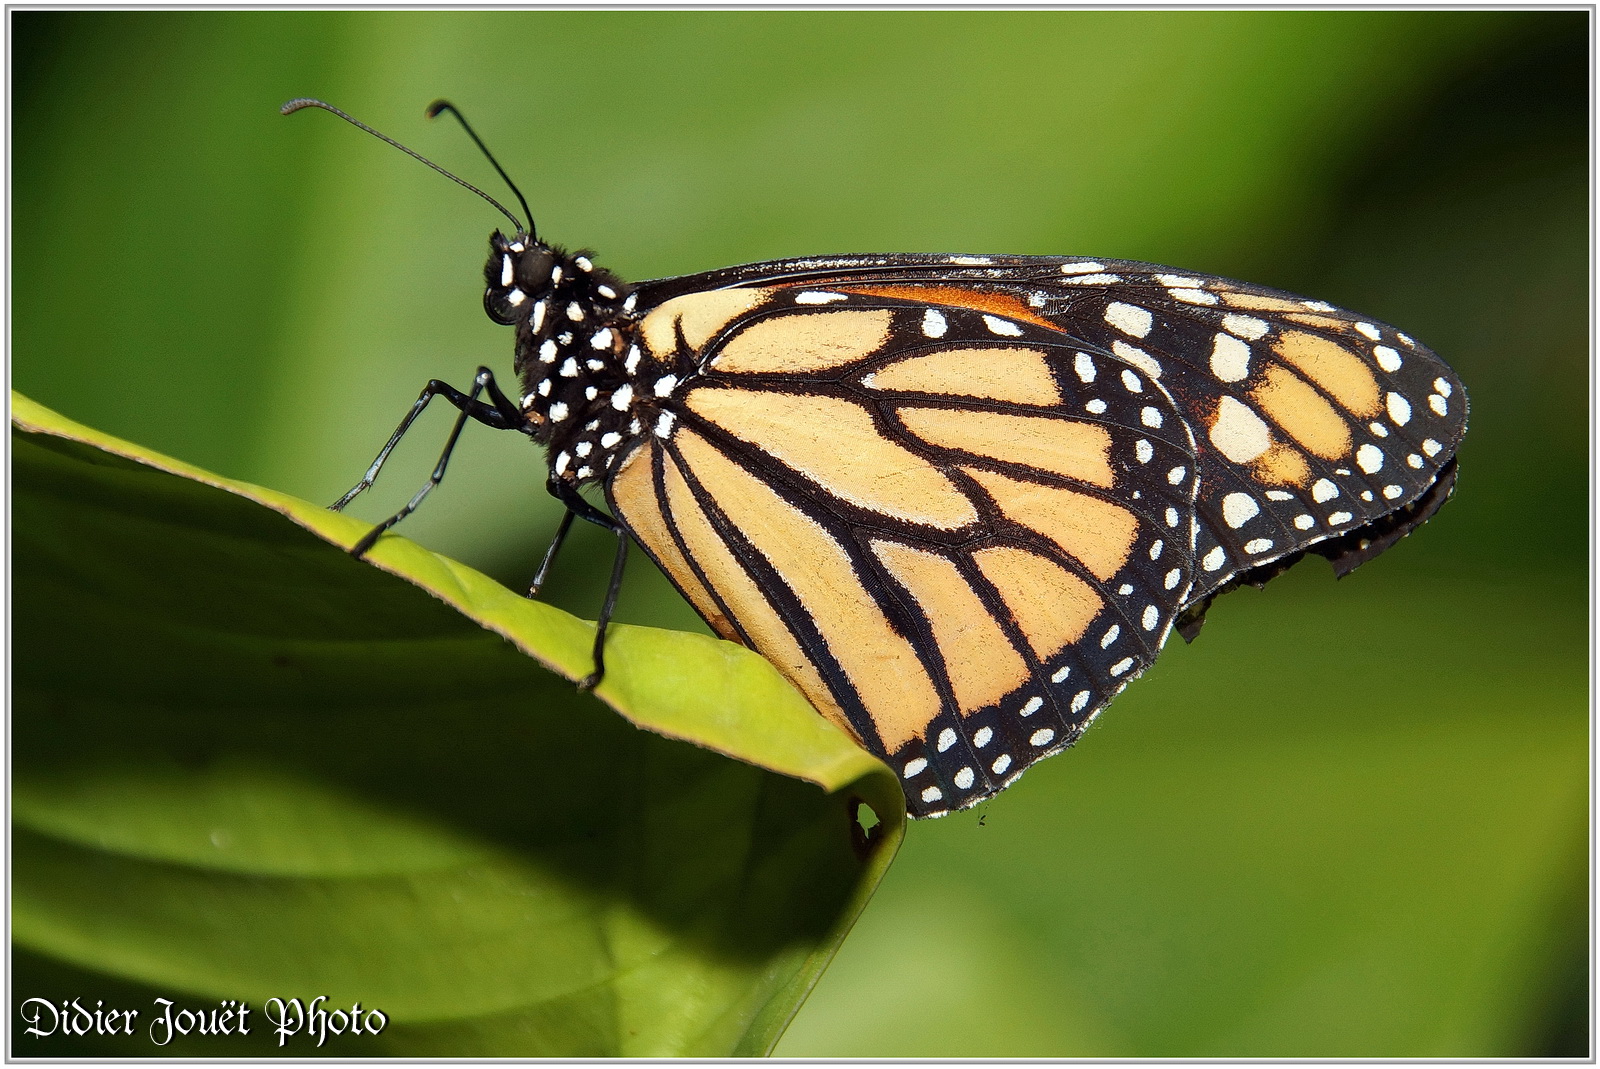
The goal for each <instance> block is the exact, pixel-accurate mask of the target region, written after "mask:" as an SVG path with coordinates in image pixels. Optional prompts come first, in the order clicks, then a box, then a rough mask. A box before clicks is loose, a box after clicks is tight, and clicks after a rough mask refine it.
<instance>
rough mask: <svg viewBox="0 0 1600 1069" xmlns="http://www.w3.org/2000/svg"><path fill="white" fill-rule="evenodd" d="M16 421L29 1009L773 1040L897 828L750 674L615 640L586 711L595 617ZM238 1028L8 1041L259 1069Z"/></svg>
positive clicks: (544, 1041)
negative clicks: (170, 1038)
mask: <svg viewBox="0 0 1600 1069" xmlns="http://www.w3.org/2000/svg"><path fill="white" fill-rule="evenodd" d="M12 407H13V414H14V417H13V418H14V419H16V420H17V422H18V425H19V427H20V428H23V429H22V430H19V431H17V432H16V433H14V435H13V442H12V450H13V452H12V455H13V486H14V498H13V503H14V507H15V527H14V529H13V548H14V554H15V555H14V558H13V565H14V568H15V573H14V574H15V575H16V586H15V600H14V603H13V606H12V612H13V620H14V623H15V627H16V636H17V637H16V646H15V651H14V653H15V662H14V663H15V665H16V671H15V675H14V686H15V690H14V698H15V706H14V710H15V712H14V720H13V744H14V749H13V755H12V783H13V793H12V814H13V820H14V835H13V839H12V862H13V872H14V874H15V882H14V884H13V888H12V925H13V929H12V930H13V936H14V938H15V939H16V941H17V945H18V946H19V947H21V948H23V949H24V950H25V953H24V954H23V955H21V956H19V959H18V968H17V972H16V973H15V975H14V980H15V982H16V984H17V988H18V990H19V1001H20V997H41V996H43V997H50V996H52V995H53V996H55V997H57V998H70V997H82V996H84V995H86V994H87V995H89V1001H90V1003H91V1005H92V1003H93V1000H94V999H95V998H102V999H106V997H107V996H106V992H107V990H108V984H109V985H110V986H111V988H112V989H115V990H116V991H118V992H119V993H121V994H122V996H123V997H124V998H126V999H129V1000H130V1001H125V1002H122V1003H121V1006H122V1007H124V1008H127V1007H129V1006H130V1004H131V1006H132V1008H137V1009H140V1010H141V1011H142V1013H143V1014H144V1015H145V1018H146V1020H148V1018H149V1016H150V1014H151V1013H152V1011H153V1001H152V1000H153V999H154V998H156V997H166V998H169V999H173V1000H174V1001H176V1002H178V1004H179V1005H180V1006H191V1007H194V1006H205V1005H207V1004H210V1005H213V1006H214V1005H216V1004H217V1003H218V1002H220V1000H223V999H237V1000H245V1001H247V1002H248V1003H250V1005H251V1006H252V1007H253V1008H254V1009H255V1011H256V1012H257V1013H258V1014H260V1013H261V1012H262V1010H263V1006H264V1004H265V1002H266V1001H267V1000H268V999H270V998H273V997H278V998H283V999H288V998H291V997H299V998H301V999H302V1000H303V1001H307V1002H309V1001H310V1000H311V999H312V998H314V997H315V996H317V995H325V996H328V998H329V1000H330V1006H333V1007H348V1006H349V1005H350V1004H351V1003H353V1002H360V1003H361V1004H363V1006H365V1007H366V1008H368V1009H371V1008H377V1009H381V1010H382V1011H383V1012H384V1013H385V1014H386V1015H387V1016H388V1019H389V1021H390V1022H392V1023H391V1025H390V1027H389V1028H387V1029H385V1030H384V1031H383V1032H382V1034H381V1035H380V1036H378V1037H377V1038H375V1039H373V1038H364V1039H363V1040H360V1041H352V1040H349V1039H345V1040H339V1039H335V1040H333V1041H332V1042H333V1045H332V1046H330V1047H326V1048H323V1049H321V1050H320V1051H319V1050H318V1047H317V1046H316V1045H315V1044H313V1043H312V1041H310V1040H308V1039H306V1038H305V1037H304V1036H299V1037H296V1038H294V1039H292V1040H290V1041H289V1043H288V1045H287V1046H286V1047H285V1052H286V1053H295V1054H316V1053H322V1054H333V1055H340V1054H353V1053H382V1054H390V1055H398V1054H405V1055H411V1056H415V1055H422V1054H435V1055H447V1054H448V1055H456V1056H461V1055H466V1054H476V1055H501V1056H504V1055H519V1056H533V1055H545V1056H549V1055H565V1056H577V1055H588V1056H599V1055H634V1056H646V1055H654V1056H661V1055H699V1056H718V1055H723V1056H725V1055H729V1054H761V1053H764V1052H765V1051H766V1050H768V1049H769V1048H770V1047H771V1045H772V1044H773V1042H774V1041H775V1040H776V1039H777V1036H778V1034H779V1033H780V1032H781V1030H782V1028H783V1027H784V1025H786V1024H787V1022H788V1019H789V1018H790V1017H791V1016H792V1015H793V1013H794V1011H795V1009H796V1007H797V1006H798V1005H799V1002H800V1000H801V999H802V998H803V997H804V995H805V993H806V992H807V991H808V990H809V988H810V987H811V985H812V984H813V983H814V982H815V980H816V978H817V976H818V974H819V973H820V972H821V970H822V968H823V966H824V965H825V964H826V962H827V960H828V959H829V958H830V957H831V956H832V954H833V952H834V950H835V949H836V948H837V946H838V944H839V940H840V939H842V938H843V936H844V933H845V932H846V931H847V930H848V929H849V927H850V924H851V923H852V922H853V921H854V919H855V916H856V914H857V913H858V912H859V910H860V909H861V907H862V905H863V904H864V903H865V901H866V899H867V897H868V896H869V895H870V894H871V891H872V888H873V886H874V885H875V884H876V882H877V880H878V878H879V877H880V876H881V875H882V873H883V871H884V869H885V868H886V866H887V864H888V862H889V859H890V858H891V857H892V856H893V854H894V850H895V848H896V846H897V845H898V841H899V837H900V831H901V827H902V821H903V819H904V809H903V801H902V798H901V795H900V792H899V787H898V784H897V783H896V781H895V779H894V776H893V774H892V773H890V772H889V771H888V770H887V769H885V768H884V767H883V766H882V765H880V764H878V763H877V762H876V761H874V760H873V759H872V758H871V757H869V756H868V755H867V754H865V753H864V752H862V751H861V750H860V749H859V748H857V747H856V746H855V745H854V744H853V743H852V742H851V741H850V740H848V739H847V738H845V737H844V736H843V734H842V733H841V732H839V731H837V730H836V729H834V728H833V727H832V726H831V725H829V724H828V723H827V722H826V721H824V720H822V719H821V718H820V717H818V716H817V715H816V714H815V713H814V712H813V711H812V710H811V708H810V707H809V706H808V705H806V703H805V702H804V700H803V699H801V698H800V697H799V696H798V695H797V694H796V693H795V692H794V691H793V689H792V688H790V687H789V685H788V684H787V683H786V682H785V681H784V680H783V679H782V678H781V677H780V676H778V674H777V672H776V671H774V670H773V669H772V667H771V666H770V665H768V664H767V663H766V662H765V661H763V660H761V659H760V658H759V657H756V656H754V655H753V654H750V653H748V652H746V651H743V650H741V649H739V648H737V647H733V646H731V645H729V644H727V643H723V642H719V641H716V640H713V639H708V638H703V637H701V636H698V635H682V634H675V633H670V632H660V631H656V630H654V629H648V628H635V627H627V626H620V627H619V628H618V629H617V633H616V634H615V635H614V636H613V637H614V641H613V642H611V643H610V645H609V650H610V654H611V658H612V662H611V668H610V671H609V673H608V675H607V677H606V680H605V681H604V683H602V685H601V686H600V687H599V688H598V691H597V697H598V698H599V699H600V700H596V698H594V697H589V696H585V695H580V694H578V693H577V692H576V690H575V689H574V687H573V686H572V684H571V683H570V682H569V680H571V679H572V678H574V677H576V676H581V675H583V674H585V673H586V672H587V670H588V656H589V655H588V652H587V651H588V645H589V643H590V642H591V641H592V635H593V625H591V624H586V623H584V622H582V621H578V620H574V619H572V618H571V617H568V616H567V615H566V614H564V613H562V612H560V611H558V610H555V609H551V608H549V607H548V606H543V605H539V604H538V603H534V602H528V601H526V600H525V599H522V598H519V597H517V596H516V595H514V594H511V593H510V592H509V591H507V590H505V589H504V588H502V587H499V586H498V585H497V584H495V583H493V582H491V581H490V580H487V579H485V578H484V577H483V576H481V575H479V574H478V573H476V572H474V571H472V570H471V569H468V568H465V567H463V566H461V565H459V564H456V563H454V562H452V561H448V560H445V559H444V558H441V557H437V556H435V555H433V554H431V553H428V552H427V551H426V550H423V549H421V548H420V547H417V546H415V545H413V544H411V543H408V542H406V541H405V540H403V539H400V538H395V537H387V538H385V539H383V540H382V541H381V542H380V543H379V545H378V546H377V547H376V548H375V550H374V553H373V556H374V558H375V561H376V562H377V563H379V564H380V566H381V567H382V568H383V569H384V571H380V570H378V569H377V568H373V567H370V566H368V565H366V564H363V563H361V562H358V561H355V560H353V559H351V558H350V557H349V556H348V554H345V553H343V552H341V551H340V550H339V549H338V548H336V546H335V545H330V544H329V542H330V541H331V542H333V543H335V544H336V545H338V546H348V545H350V544H353V543H354V541H355V539H356V538H357V537H359V535H360V534H361V533H362V532H363V531H364V529H365V526H366V525H364V524H362V523H360V522H359V521H355V520H350V519H347V518H345V517H343V516H337V515H333V514H330V513H328V512H326V511H325V510H323V509H320V508H318V507H316V506H314V505H311V504H308V503H305V502H300V501H296V500H294V499H292V498H288V497H286V496H285V495H282V494H275V493H272V492H270V491H264V490H261V489H259V488H257V487H251V486H249V485H247V484H241V483H234V482H230V481H228V480H223V479H219V478H217V477H216V476H212V475H209V474H208V473H205V472H202V471H199V470H198V469H194V468H190V467H188V466H187V465H182V464H178V463H176V462H173V461H170V460H168V459H167V458H164V457H161V456H159V455H157V454H153V453H150V452H149V451H147V450H143V449H140V448H138V447H135V446H131V445H129V444H128V443H125V442H119V441H117V440H115V439H111V438H109V437H108V436H105V435H101V434H97V433H95V432H93V431H89V430H88V429H87V428H83V427H80V426H77V425H74V424H72V423H70V422H69V421H66V420H63V419H61V418H60V417H59V416H56V415H55V414H54V413H52V412H49V411H48V410H46V409H43V408H41V407H39V406H37V405H34V404H32V403H31V402H29V401H27V400H26V399H25V398H18V397H14V398H13V402H12ZM208 483H209V484H210V485H206V484H208ZM224 491H231V492H224ZM263 505H265V506H267V507H266V508H263V507H261V506H263ZM272 510H276V511H272ZM278 513H282V514H283V515H279V514H278ZM285 517H287V519H286V518H285ZM290 520H293V521H295V522H294V523H291V522H289V521H290ZM296 523H297V524H299V526H296ZM319 535H320V536H321V537H318V536H319ZM385 571H388V572H392V573H394V574H393V575H388V574H385ZM397 577H399V578H397ZM430 595H431V596H430ZM441 602H442V603H443V604H441ZM492 632H499V635H496V634H494V633H492ZM500 635H503V636H505V637H504V638H501V637H500ZM507 640H509V641H507ZM530 656H531V658H533V659H530ZM535 659H536V660H535ZM537 662H543V663H544V664H546V665H550V666H553V667H555V668H556V672H552V671H550V670H548V669H547V668H543V667H540V665H539V663H537ZM557 672H559V673H560V675H558V674H557ZM560 676H565V677H566V679H565V680H563V679H562V678H560ZM601 701H604V702H605V703H606V704H609V705H611V706H612V707H613V708H614V709H616V710H618V711H620V712H622V713H623V714H624V715H625V716H627V717H628V718H629V719H631V720H632V721H633V722H634V724H636V725H638V726H640V727H645V728H648V729H650V730H649V731H640V730H637V729H636V728H635V727H634V726H631V725H629V724H628V723H627V721H625V720H623V719H622V718H621V717H618V716H617V715H615V713H614V712H612V711H611V710H608V709H606V708H605V707H604V706H603V705H602V704H601ZM662 734H665V735H671V736H674V737H676V738H680V739H687V740H690V741H692V742H695V743H698V744H699V745H698V746H689V745H685V744H683V743H681V742H673V741H668V740H667V739H664V738H662V737H660V736H661V735H662ZM700 747H706V748H707V749H702V748H700ZM710 750H721V751H722V752H724V753H729V754H735V755H737V756H739V757H740V758H742V759H743V761H745V762H751V763H749V764H746V763H741V762H739V761H731V760H728V759H727V758H725V757H722V756H719V755H717V754H715V753H712V752H710ZM757 766H759V767H757ZM774 769H776V770H779V771H780V772H782V773H784V774H785V775H779V774H776V773H775V772H773V771H770V770H774ZM789 776H793V777H801V778H804V779H810V780H812V781H813V782H814V783H815V784H817V785H819V786H821V787H823V788H825V789H826V790H827V791H830V792H832V793H827V794H825V793H823V791H821V790H818V789H817V787H815V786H810V785H806V784H802V783H799V782H797V781H796V780H794V779H790V778H786V777H789ZM859 801H864V802H866V803H867V804H868V805H869V806H870V807H871V809H872V810H873V811H875V814H876V816H877V817H878V818H880V819H881V821H882V823H880V824H879V825H878V826H877V828H875V829H874V830H873V832H872V833H871V836H870V838H869V837H868V836H867V835H865V834H864V833H863V832H862V831H861V829H860V828H859V826H857V824H856V823H854V820H855V812H854V807H855V806H856V804H857V803H858V802H859ZM24 990H25V991H26V992H27V994H26V995H25V996H24V995H20V992H22V991H24ZM107 1002H108V1004H109V1005H113V1006H115V1005H118V1003H117V1002H115V1001H113V1000H110V999H107ZM13 1034H17V1033H16V1032H15V1031H14V1033H13ZM252 1040H253V1042H251V1043H249V1044H248V1045H241V1044H240V1043H239V1041H238V1040H237V1039H236V1038H234V1039H229V1038H219V1039H218V1040H216V1041H215V1042H214V1043H213V1044H209V1045H208V1044H205V1043H201V1042H196V1041H195V1038H194V1037H191V1039H190V1040H189V1041H187V1042H185V1041H183V1040H181V1039H180V1041H179V1042H178V1043H176V1044H175V1045H172V1046H163V1047H160V1048H158V1047H155V1046H154V1045H152V1044H151V1043H150V1042H149V1041H148V1040H147V1039H146V1037H145V1034H140V1035H137V1036H135V1037H133V1038H131V1039H128V1040H124V1041H122V1042H121V1043H120V1044H112V1043H109V1042H106V1041H98V1042H97V1041H96V1038H95V1037H90V1038H89V1041H88V1042H86V1043H84V1042H80V1043H76V1044H74V1043H71V1042H63V1040H62V1038H61V1037H60V1036H59V1035H58V1036H56V1037H55V1038H54V1040H53V1041H48V1040H47V1041H41V1040H38V1039H29V1038H26V1037H22V1038H19V1040H18V1041H17V1046H16V1047H15V1048H14V1049H15V1051H16V1052H17V1053H24V1052H25V1053H28V1054H30V1055H37V1054H46V1053H53V1054H66V1053H80V1054H81V1053H103V1054H136V1055H145V1056H148V1055H151V1054H155V1053H163V1052H164V1053H171V1054H179V1053H183V1054H202V1053H209V1054H212V1055H232V1056H239V1055H242V1054H246V1053H273V1052H274V1050H275V1048H274V1047H273V1046H272V1042H273V1039H272V1036H271V1035H270V1033H269V1031H268V1029H267V1027H266V1026H265V1024H264V1023H260V1019H259V1017H258V1030H256V1031H255V1032H253V1034H252Z"/></svg>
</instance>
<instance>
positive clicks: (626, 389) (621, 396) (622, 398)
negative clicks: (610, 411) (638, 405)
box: [611, 382, 633, 412]
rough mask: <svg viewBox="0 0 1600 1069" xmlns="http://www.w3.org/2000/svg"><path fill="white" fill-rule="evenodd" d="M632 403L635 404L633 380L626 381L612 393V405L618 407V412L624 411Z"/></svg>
mask: <svg viewBox="0 0 1600 1069" xmlns="http://www.w3.org/2000/svg"><path fill="white" fill-rule="evenodd" d="M631 404H633V384H632V383H631V382H624V383H623V384H622V385H621V386H618V387H617V390H616V392H615V393H613V394H612V395H611V407H612V408H614V409H616V410H617V411H618V412H624V411H627V408H628V406H629V405H631Z"/></svg>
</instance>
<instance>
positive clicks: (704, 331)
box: [639, 289, 772, 361]
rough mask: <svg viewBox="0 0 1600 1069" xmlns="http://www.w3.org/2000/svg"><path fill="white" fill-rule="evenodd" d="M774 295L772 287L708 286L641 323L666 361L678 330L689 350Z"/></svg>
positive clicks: (649, 341)
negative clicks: (709, 288)
mask: <svg viewBox="0 0 1600 1069" xmlns="http://www.w3.org/2000/svg"><path fill="white" fill-rule="evenodd" d="M770 296H772V291H771V290H770V289H728V290H706V291H704V292H703V293H687V294H684V295H683V296H682V297H674V298H672V300H670V301H667V302H665V303H664V304H662V305H661V306H660V307H658V308H656V309H654V310H653V311H651V312H650V314H649V315H647V316H645V317H644V320H643V321H642V322H641V323H640V324H639V329H640V332H641V333H642V334H643V335H644V340H645V345H646V346H648V347H649V349H650V351H651V352H652V353H654V354H655V355H656V356H657V357H658V358H659V359H661V360H663V361H665V360H666V359H667V357H668V356H670V355H671V354H672V353H674V352H676V351H677V347H678V330H679V329H680V328H681V329H682V331H683V340H684V341H685V342H686V343H687V344H688V346H689V348H690V350H692V351H693V350H699V349H701V348H703V347H704V346H705V344H706V342H708V341H710V340H711V339H712V338H713V337H715V336H716V335H717V333H718V332H719V331H721V330H722V329H723V328H724V327H726V326H727V325H728V324H729V323H731V322H733V321H734V320H735V319H737V318H738V317H739V316H741V315H743V314H744V313H746V312H748V311H750V310H751V309H752V308H755V307H756V306H757V305H759V304H760V303H761V302H762V301H764V300H766V299H767V298H768V297H770Z"/></svg>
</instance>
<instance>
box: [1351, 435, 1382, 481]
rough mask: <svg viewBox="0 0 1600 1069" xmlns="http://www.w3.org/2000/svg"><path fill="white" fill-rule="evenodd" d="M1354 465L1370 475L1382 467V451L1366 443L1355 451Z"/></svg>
mask: <svg viewBox="0 0 1600 1069" xmlns="http://www.w3.org/2000/svg"><path fill="white" fill-rule="evenodd" d="M1356 464H1357V466H1359V467H1360V468H1361V470H1362V471H1364V472H1366V473H1367V474H1368V475H1371V474H1372V473H1373V472H1375V471H1378V470H1379V469H1381V468H1382V467H1383V450H1381V449H1379V448H1378V447H1377V446H1375V445H1373V444H1372V443H1371V442H1368V443H1366V444H1365V445H1363V446H1362V447H1361V448H1360V449H1357V450H1356Z"/></svg>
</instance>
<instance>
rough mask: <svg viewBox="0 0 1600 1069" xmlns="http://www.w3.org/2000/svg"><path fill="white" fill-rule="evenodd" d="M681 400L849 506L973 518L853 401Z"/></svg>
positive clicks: (943, 481) (693, 396) (928, 468)
mask: <svg viewBox="0 0 1600 1069" xmlns="http://www.w3.org/2000/svg"><path fill="white" fill-rule="evenodd" d="M685 404H686V405H687V406H688V408H689V411H691V412H693V413H695V414H696V415H698V416H701V417H703V418H705V419H708V420H710V421H711V422H712V423H715V424H716V425H717V426H719V427H721V428H722V429H723V430H725V431H727V432H728V433H729V434H732V435H734V436H735V437H737V438H739V439H741V440H742V441H746V442H749V443H750V444H751V445H753V446H755V447H756V448H758V449H760V450H761V451H762V452H764V453H767V454H769V455H770V456H773V457H776V458H777V459H779V460H781V461H783V462H784V463H785V464H787V465H788V466H789V467H791V468H793V469H794V470H796V471H798V472H799V473H800V474H802V475H804V476H805V477H806V478H808V479H810V480H811V481H812V482H814V483H816V484H817V485H818V486H820V487H822V488H823V489H825V490H827V491H828V492H829V493H831V494H834V495H836V496H838V497H841V498H843V499H844V500H846V501H848V502H850V503H851V504H853V505H858V506H860V507H861V508H865V509H871V510H872V511H874V512H878V513H881V514H883V515H885V516H893V517H895V518H896V519H902V520H907V521H909V522H911V523H921V524H927V525H928V526H931V527H937V528H939V529H940V530H945V531H953V530H956V529H957V528H960V527H965V526H966V525H967V524H969V523H974V522H976V521H977V519H978V512H977V509H975V508H973V505H972V502H971V501H969V500H967V496H966V494H964V493H962V492H961V489H960V487H958V486H957V485H956V484H955V483H954V482H952V481H951V480H950V478H949V477H948V476H947V475H945V474H944V473H943V472H941V471H940V470H939V469H938V468H937V467H935V466H934V465H933V464H932V462H930V461H928V460H927V459H926V458H924V457H921V456H918V455H917V454H916V453H913V452H911V450H909V449H906V448H905V447H904V446H901V445H898V444H896V443H894V442H891V441H890V440H889V439H887V438H885V437H884V436H883V435H882V434H880V433H879V431H878V428H877V426H876V425H875V424H874V423H873V422H872V415H871V413H869V412H868V411H867V410H866V409H865V408H863V407H862V406H861V405H858V404H856V403H855V402H854V401H846V400H844V399H843V398H840V397H828V396H825V395H822V394H795V393H779V392H777V391H767V390H741V389H733V388H728V387H721V386H701V387H699V388H697V389H694V390H691V391H690V392H689V393H688V394H687V396H686V398H685Z"/></svg>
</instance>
